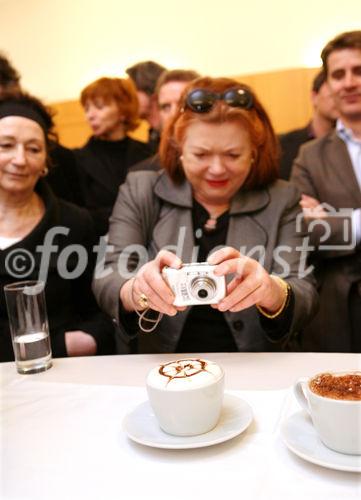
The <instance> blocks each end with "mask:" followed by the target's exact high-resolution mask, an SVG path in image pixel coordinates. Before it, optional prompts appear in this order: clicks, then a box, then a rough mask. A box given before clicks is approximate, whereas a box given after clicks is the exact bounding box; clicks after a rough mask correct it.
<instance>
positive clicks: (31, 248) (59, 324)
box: [0, 181, 115, 361]
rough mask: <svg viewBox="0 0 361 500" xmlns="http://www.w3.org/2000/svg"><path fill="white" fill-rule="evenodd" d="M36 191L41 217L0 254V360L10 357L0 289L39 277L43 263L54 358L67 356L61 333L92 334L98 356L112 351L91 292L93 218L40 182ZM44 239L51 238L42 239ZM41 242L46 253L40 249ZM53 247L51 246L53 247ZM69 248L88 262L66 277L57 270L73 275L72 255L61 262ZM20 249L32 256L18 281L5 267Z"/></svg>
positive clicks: (108, 326) (107, 326) (108, 328)
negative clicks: (80, 251) (82, 252)
mask: <svg viewBox="0 0 361 500" xmlns="http://www.w3.org/2000/svg"><path fill="white" fill-rule="evenodd" d="M36 191H37V192H38V194H39V195H40V196H41V198H42V200H43V201H44V203H45V214H44V216H43V218H42V219H41V221H40V222H39V223H38V225H37V226H36V227H35V228H34V229H33V230H32V231H31V233H30V234H28V235H27V236H26V237H25V238H24V239H23V240H21V241H19V242H18V243H16V244H14V245H11V246H10V247H8V248H6V249H4V250H0V361H12V360H13V359H14V355H13V350H12V346H11V338H10V331H9V323H8V317H7V311H6V305H5V296H4V291H3V287H4V285H7V284H9V283H13V282H16V281H23V280H37V279H39V270H40V269H41V264H42V263H43V264H45V269H47V275H45V276H44V278H45V279H46V286H45V298H46V304H47V312H48V319H49V329H50V339H51V346H52V351H53V356H54V357H63V356H66V355H67V353H66V349H65V336H64V334H65V332H66V331H72V330H83V331H85V332H87V333H89V334H90V335H92V336H93V337H94V338H95V340H96V343H97V354H111V353H114V350H115V346H114V327H113V323H112V321H111V320H110V319H109V318H108V317H107V316H106V315H105V314H103V313H102V312H101V311H100V310H99V308H98V306H97V304H96V302H95V299H94V296H93V294H92V291H91V281H92V273H93V268H94V260H95V255H94V253H93V252H92V247H93V245H94V241H95V236H94V231H93V224H92V220H91V218H90V216H89V214H88V213H87V211H86V210H84V209H82V208H80V207H76V206H75V205H72V204H71V203H67V202H65V201H62V200H60V199H58V198H56V197H55V196H54V194H53V193H52V191H51V190H50V188H49V187H48V186H47V185H46V183H45V182H43V181H39V182H38V185H37V188H36ZM51 229H53V231H54V230H55V234H54V236H53V237H50V231H49V230H51ZM60 233H61V234H60ZM64 233H65V234H64ZM47 235H48V238H49V237H50V240H49V239H48V240H47V239H46V238H47ZM45 242H47V245H45V246H46V248H45V251H44V250H41V248H40V247H39V245H44V243H45ZM51 245H54V247H55V248H54V249H51ZM70 245H73V246H74V247H73V248H74V250H75V248H80V247H81V248H83V249H84V250H85V252H86V255H87V257H88V259H87V263H86V265H85V269H84V270H83V272H81V270H79V274H78V275H77V276H76V277H74V278H72V279H71V278H69V279H67V278H66V277H64V274H63V273H62V271H60V270H61V266H62V265H64V264H65V265H66V269H67V271H68V272H69V273H71V272H73V271H74V272H75V270H76V268H77V266H78V254H77V252H76V251H73V252H71V253H69V254H68V257H67V258H64V256H65V255H66V254H65V252H67V251H68V250H69V246H70ZM67 249H68V250H67ZM21 251H23V252H24V251H25V252H28V255H29V256H30V257H28V258H27V259H26V260H22V264H23V265H24V266H27V268H25V269H22V273H21V277H20V276H19V277H17V276H16V274H14V272H13V271H11V269H10V268H9V266H11V262H12V259H13V258H14V257H15V255H16V252H19V255H20V252H21ZM23 255H24V253H23ZM47 255H49V256H50V259H49V266H47V265H46V263H47ZM32 262H33V265H32ZM78 269H80V268H78Z"/></svg>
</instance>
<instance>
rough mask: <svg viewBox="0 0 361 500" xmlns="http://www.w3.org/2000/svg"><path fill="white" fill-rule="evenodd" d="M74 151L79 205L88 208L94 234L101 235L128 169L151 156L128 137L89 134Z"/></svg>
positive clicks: (150, 152)
mask: <svg viewBox="0 0 361 500" xmlns="http://www.w3.org/2000/svg"><path fill="white" fill-rule="evenodd" d="M74 154H75V157H76V164H77V170H78V175H79V181H80V189H81V200H82V204H83V206H84V207H85V208H87V209H88V210H90V213H91V215H92V217H93V220H94V224H95V229H96V232H97V235H98V236H99V235H103V234H105V233H106V232H107V231H108V220H109V216H110V214H111V212H112V209H113V205H114V203H115V200H116V198H117V195H118V189H119V186H120V184H122V183H123V182H124V180H125V177H126V175H127V173H128V170H129V168H130V167H131V166H132V165H134V164H135V163H137V162H139V161H141V160H144V159H145V158H148V157H149V156H151V154H152V150H151V149H150V148H149V146H148V145H147V144H145V143H143V142H140V141H136V140H134V139H131V138H130V137H126V138H125V139H122V140H120V141H105V140H103V139H97V138H95V137H91V138H90V139H89V141H88V142H87V144H86V145H85V146H84V147H83V148H81V149H76V150H74Z"/></svg>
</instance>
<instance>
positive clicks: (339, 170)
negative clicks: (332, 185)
mask: <svg viewBox="0 0 361 500" xmlns="http://www.w3.org/2000/svg"><path fill="white" fill-rule="evenodd" d="M327 149H328V151H327V160H326V161H327V165H326V167H328V166H331V167H332V168H333V170H334V171H335V173H336V175H337V177H338V178H339V180H340V183H341V184H342V185H344V186H345V188H346V189H347V191H348V192H349V193H350V200H352V201H353V202H354V203H355V205H356V206H359V207H361V190H360V186H359V184H358V182H357V178H356V175H355V171H354V169H353V165H352V162H351V159H350V156H349V154H348V150H347V146H346V144H345V143H344V141H343V140H342V139H340V137H338V135H337V133H336V132H333V134H331V135H330V137H329V142H328V148H327Z"/></svg>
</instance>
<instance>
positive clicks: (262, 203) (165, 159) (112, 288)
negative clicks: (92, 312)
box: [93, 78, 317, 352]
mask: <svg viewBox="0 0 361 500" xmlns="http://www.w3.org/2000/svg"><path fill="white" fill-rule="evenodd" d="M160 156H161V161H162V164H163V167H164V171H163V172H160V173H156V172H139V173H138V172H135V173H133V174H130V175H129V176H128V178H127V181H126V183H125V184H124V185H123V186H122V187H121V189H120V192H119V195H118V199H117V202H116V204H115V206H114V210H113V214H112V217H111V219H110V230H109V244H110V249H111V251H110V252H109V253H108V254H107V256H106V259H105V269H104V272H103V273H102V274H99V275H98V276H97V277H96V279H95V280H94V282H93V289H94V291H95V295H96V297H97V300H98V303H99V304H100V306H101V307H102V309H103V310H105V311H107V312H108V313H109V314H110V315H111V316H112V317H113V318H114V319H116V320H117V321H118V322H119V324H120V327H121V330H122V340H123V341H124V349H126V348H129V346H130V349H133V350H134V352H197V351H198V352H199V351H201V352H202V351H203V352H206V351H208V352H209V351H228V352H229V351H270V350H282V349H285V348H287V349H290V348H293V347H292V346H293V345H294V340H295V337H296V335H297V332H298V331H299V329H300V328H301V327H302V325H303V324H305V323H306V322H307V321H308V320H309V319H310V318H311V317H312V315H313V313H314V310H315V306H316V302H317V294H316V291H315V288H314V285H313V279H312V277H310V276H302V265H301V252H300V251H299V248H300V247H301V246H302V237H303V235H302V234H299V233H297V232H296V223H295V222H296V218H297V215H298V214H299V213H300V211H299V208H298V203H299V199H300V195H299V193H298V191H297V190H296V188H295V187H293V186H292V185H290V184H289V183H287V182H284V181H280V180H277V174H278V171H277V169H278V150H277V140H276V138H275V134H274V132H273V129H272V126H271V123H270V120H269V118H268V116H267V114H266V112H265V110H264V108H263V107H262V105H261V104H260V102H259V101H258V99H257V97H256V96H255V95H254V93H253V92H252V91H251V90H250V89H249V88H248V87H246V86H244V85H241V84H239V83H237V82H236V81H234V80H231V79H226V78H217V79H212V78H200V79H198V80H195V81H194V82H193V83H191V84H190V85H189V86H188V88H187V90H186V94H185V95H184V96H183V98H182V99H181V103H180V105H179V108H178V111H177V113H176V114H175V116H174V118H173V119H172V121H171V122H170V123H169V125H168V127H167V129H166V130H165V131H164V134H163V136H162V140H161V147H160ZM174 252H175V253H174ZM205 261H206V262H207V263H208V264H209V265H211V267H210V268H209V267H207V266H205V267H204V266H199V267H194V266H190V267H189V268H188V270H187V272H188V274H187V275H185V276H183V277H181V278H179V276H180V275H181V274H182V272H181V273H177V272H176V271H174V270H175V269H180V270H181V271H182V270H184V269H187V268H185V267H183V266H184V264H185V263H186V264H188V263H192V262H193V263H194V262H199V263H203V262H205ZM169 268H170V269H171V270H169ZM204 269H206V270H204ZM207 273H208V274H207ZM195 274H197V275H198V277H199V276H200V277H201V278H202V279H203V280H206V281H207V279H208V278H209V277H210V276H211V278H212V281H213V282H216V283H217V287H219V288H221V287H222V285H221V281H222V277H223V276H225V277H226V278H227V279H226V282H227V285H226V291H225V296H224V297H223V298H222V294H221V298H220V299H219V300H216V303H213V304H210V302H212V301H209V300H207V297H206V298H205V299H204V296H205V295H207V294H208V292H210V287H209V286H208V285H207V286H203V289H200V288H199V287H198V288H197V290H196V292H195V293H196V297H195V299H196V300H195V302H197V303H198V304H199V305H194V306H193V307H185V304H187V303H188V302H187V301H188V298H189V296H190V295H192V294H193V292H194V289H193V291H192V286H193V285H194V283H195V282H194V281H193V278H194V276H195ZM171 275H172V276H173V277H172V278H170V276H171ZM174 275H176V276H174ZM280 275H282V276H283V278H281V277H280ZM177 280H178V281H179V280H180V281H181V285H180V286H179V287H178V291H177V287H176V286H175V282H177ZM178 284H179V283H178ZM170 285H171V286H170ZM207 287H208V289H207ZM201 288H202V287H201ZM197 293H198V295H197ZM216 293H218V291H217V292H216ZM208 299H209V297H208ZM202 304H205V305H202ZM138 316H140V317H139V320H138ZM141 330H144V331H143V332H142V331H141ZM145 331H147V332H148V333H145ZM150 332H151V333H150ZM132 339H133V341H132Z"/></svg>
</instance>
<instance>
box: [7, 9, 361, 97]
mask: <svg viewBox="0 0 361 500" xmlns="http://www.w3.org/2000/svg"><path fill="white" fill-rule="evenodd" d="M360 24H361V1H360V0H343V1H342V2H341V1H340V0H300V1H299V2H297V3H296V1H295V0H221V1H218V2H217V1H216V0H207V1H206V0H178V1H176V0H127V1H124V0H0V50H3V51H4V52H5V53H6V55H7V56H8V57H10V58H11V60H12V61H13V63H14V65H15V66H16V67H17V69H18V70H19V71H20V72H21V74H22V76H23V78H22V83H23V86H24V87H25V88H27V89H28V90H29V91H31V92H32V93H34V94H36V95H38V96H39V97H42V98H43V99H46V100H47V101H59V100H66V99H74V98H77V97H78V94H79V92H80V90H81V89H82V87H84V86H85V85H86V84H88V83H89V82H90V81H92V80H94V79H95V78H98V77H99V76H102V75H109V76H112V75H113V76H115V75H117V76H124V70H125V68H126V67H127V66H129V65H131V64H133V63H135V62H138V61H140V60H146V59H153V60H155V61H158V62H160V63H162V64H164V65H165V66H167V67H169V68H176V67H183V68H194V69H197V70H198V71H199V72H201V73H203V74H210V75H212V76H220V75H222V76H228V75H239V74H249V73H256V72H262V71H269V70H274V69H281V68H290V67H300V66H318V65H319V63H320V59H319V52H320V49H321V48H322V46H323V45H324V44H325V42H327V41H328V40H329V39H330V38H332V37H334V36H335V35H336V34H338V33H340V32H342V31H348V30H352V29H360V28H361V26H360Z"/></svg>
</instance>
